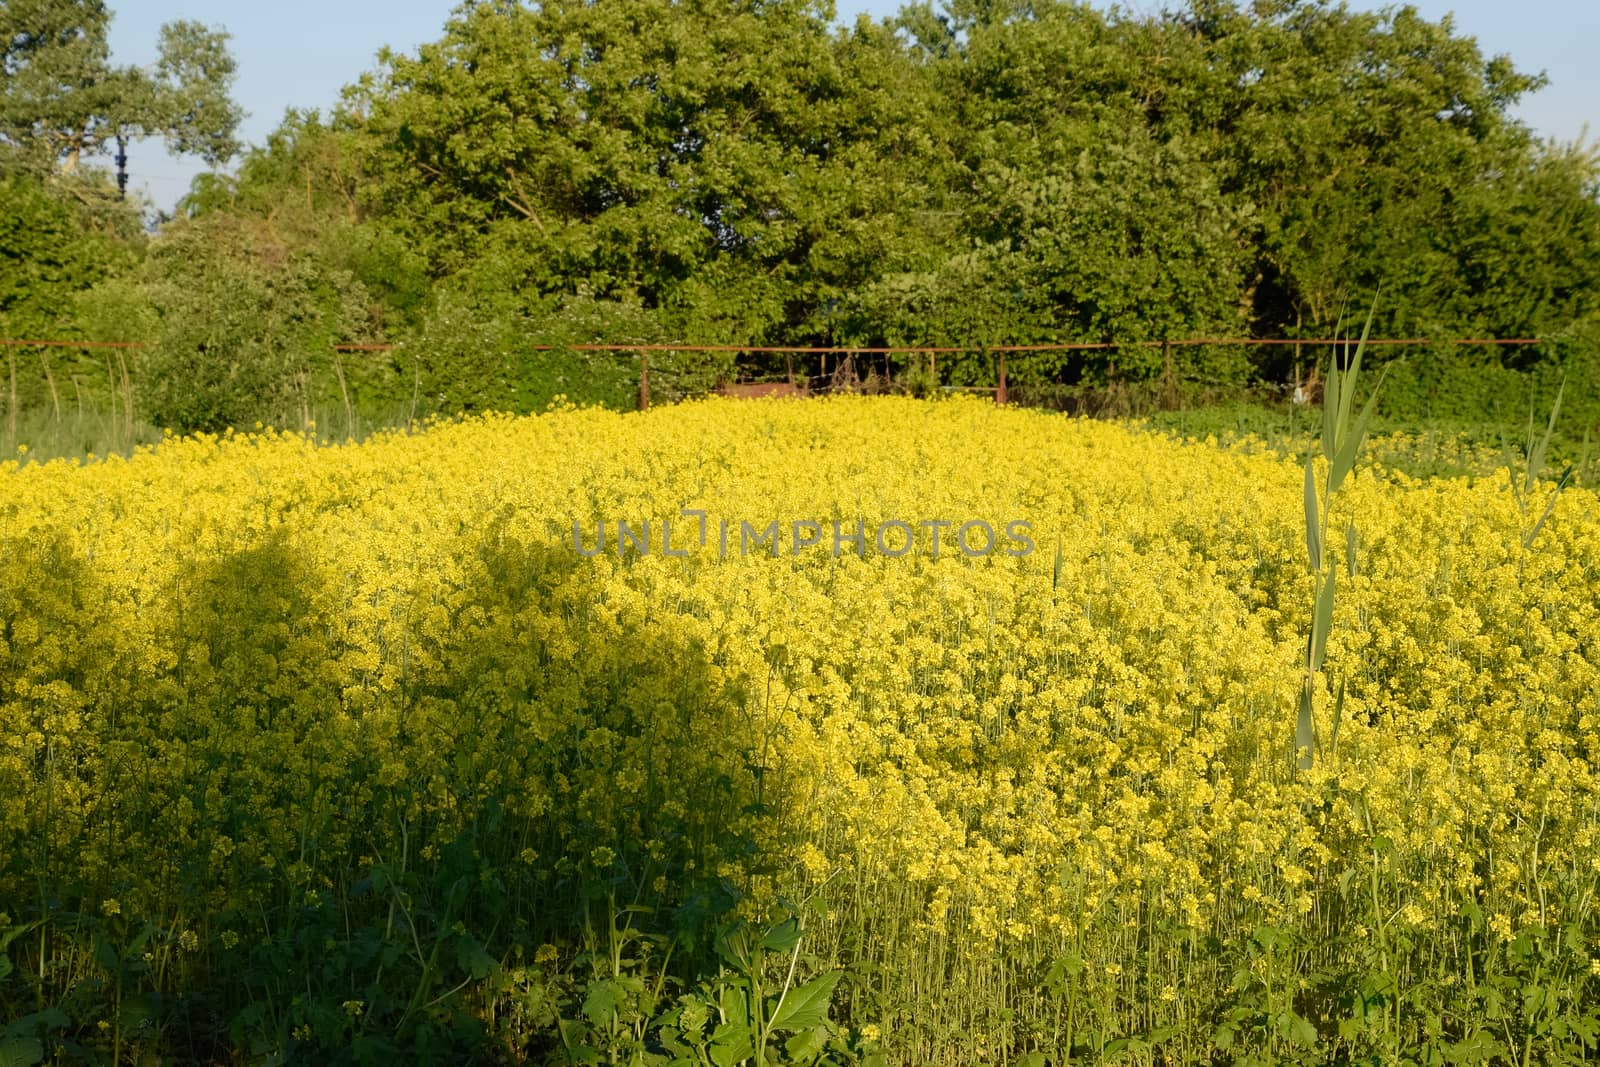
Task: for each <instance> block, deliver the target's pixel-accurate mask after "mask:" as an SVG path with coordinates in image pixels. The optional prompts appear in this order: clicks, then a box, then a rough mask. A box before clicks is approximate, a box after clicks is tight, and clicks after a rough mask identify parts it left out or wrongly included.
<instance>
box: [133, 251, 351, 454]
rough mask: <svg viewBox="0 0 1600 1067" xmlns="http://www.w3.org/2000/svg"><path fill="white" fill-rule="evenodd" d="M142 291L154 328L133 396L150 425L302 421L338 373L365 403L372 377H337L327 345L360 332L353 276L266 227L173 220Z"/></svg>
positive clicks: (331, 394)
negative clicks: (181, 223)
mask: <svg viewBox="0 0 1600 1067" xmlns="http://www.w3.org/2000/svg"><path fill="white" fill-rule="evenodd" d="M145 295H146V299H147V300H148V301H149V304H150V306H151V308H152V309H153V311H154V313H155V316H156V317H157V319H158V320H159V323H160V325H159V341H158V342H157V343H156V344H155V345H154V346H153V347H152V348H151V349H149V350H147V352H145V353H144V355H143V359H142V360H141V366H140V372H141V373H140V390H141V391H140V396H139V403H140V408H141V411H142V412H143V413H144V414H145V415H146V417H148V418H149V419H150V420H151V421H153V422H155V423H156V424H157V425H160V426H163V427H168V428H172V429H176V430H180V431H191V430H210V431H216V430H222V429H225V428H226V427H229V426H248V425H250V424H251V423H253V422H256V421H261V422H265V423H268V424H271V425H278V426H285V425H304V424H305V423H306V422H308V421H310V418H311V415H310V412H311V410H312V408H313V406H320V405H321V404H323V403H327V402H329V401H331V400H334V399H337V398H338V394H337V393H336V392H335V390H337V389H339V388H340V387H341V386H340V385H339V384H338V382H339V381H341V380H342V381H343V382H344V385H343V388H345V389H346V390H347V391H348V392H350V393H352V394H353V397H352V402H355V403H359V402H360V401H361V400H362V399H364V398H365V388H366V386H367V384H368V381H369V377H370V376H364V375H362V374H360V373H354V374H352V375H351V376H350V377H348V378H342V379H341V375H342V374H343V370H342V367H341V368H340V369H338V370H337V371H335V370H334V368H333V363H334V360H335V358H336V356H335V353H334V351H333V348H332V346H333V345H334V344H335V343H338V342H342V341H345V340H348V339H350V338H359V337H361V336H362V335H363V333H364V330H365V326H366V316H367V303H368V299H367V296H366V294H365V292H364V290H363V289H362V287H361V285H360V283H359V282H357V281H356V280H355V279H354V278H353V277H351V276H350V275H349V274H348V273H344V272H338V271H335V270H333V269H330V268H328V267H326V266H325V265H323V264H320V263H318V262H316V260H315V259H314V258H313V257H311V256H309V255H307V254H306V253H304V252H301V251H298V250H295V249H292V248H287V247H284V246H283V245H282V244H280V243H278V242H277V241H275V240H274V235H273V234H271V233H270V232H260V231H258V230H256V229H253V228H252V227H250V226H248V225H239V224H235V223H230V222H229V221H228V220H225V219H224V220H217V221H216V222H215V223H211V224H188V225H185V226H180V227H174V228H173V229H172V230H171V231H170V232H169V233H168V234H166V235H165V236H164V238H163V239H162V240H161V241H160V242H158V243H157V244H156V245H155V247H154V249H153V251H152V255H151V258H150V261H149V263H148V264H147V265H146V287H145Z"/></svg>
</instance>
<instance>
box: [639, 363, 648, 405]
mask: <svg viewBox="0 0 1600 1067" xmlns="http://www.w3.org/2000/svg"><path fill="white" fill-rule="evenodd" d="M649 408H650V353H649V352H648V351H646V350H645V349H642V348H641V349H640V350H639V410H640V411H647V410H649Z"/></svg>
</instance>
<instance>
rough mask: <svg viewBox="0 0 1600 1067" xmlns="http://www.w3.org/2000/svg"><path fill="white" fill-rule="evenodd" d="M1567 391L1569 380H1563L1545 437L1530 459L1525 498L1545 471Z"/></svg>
mask: <svg viewBox="0 0 1600 1067" xmlns="http://www.w3.org/2000/svg"><path fill="white" fill-rule="evenodd" d="M1566 391H1567V380H1566V379H1565V378H1562V379H1561V385H1560V386H1559V387H1558V388H1557V389H1556V400H1555V403H1554V404H1552V405H1550V423H1549V425H1548V426H1546V427H1545V428H1544V436H1543V437H1541V438H1540V439H1539V443H1538V444H1537V445H1535V446H1534V449H1533V453H1532V455H1530V456H1529V457H1528V476H1527V482H1526V485H1525V486H1524V488H1523V494H1522V495H1523V496H1527V495H1528V494H1530V493H1532V492H1533V483H1534V482H1536V481H1538V480H1539V475H1540V474H1541V473H1543V471H1544V457H1545V453H1546V452H1547V451H1548V450H1549V448H1550V438H1552V437H1554V436H1555V432H1556V416H1558V415H1560V414H1561V394H1563V393H1565V392H1566ZM1532 417H1533V416H1532V412H1529V418H1530V419H1531V418H1532ZM1528 436H1529V438H1530V439H1531V438H1532V436H1533V431H1532V429H1531V427H1530V429H1529V432H1528ZM1569 469H1570V468H1569Z"/></svg>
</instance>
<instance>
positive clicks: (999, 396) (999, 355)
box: [994, 352, 1006, 404]
mask: <svg viewBox="0 0 1600 1067" xmlns="http://www.w3.org/2000/svg"><path fill="white" fill-rule="evenodd" d="M994 360H995V365H996V366H997V367H999V369H1000V385H999V388H997V389H995V391H994V402H995V403H996V404H1004V403H1005V402H1006V354H1005V353H1004V352H996V353H995V354H994Z"/></svg>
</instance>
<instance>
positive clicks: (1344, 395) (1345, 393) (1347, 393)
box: [1339, 296, 1378, 439]
mask: <svg viewBox="0 0 1600 1067" xmlns="http://www.w3.org/2000/svg"><path fill="white" fill-rule="evenodd" d="M1377 311H1378V298H1377V297H1376V296H1374V297H1373V298H1372V303H1371V304H1370V305H1369V306H1368V307H1367V321H1366V323H1365V324H1364V325H1363V326H1362V327H1361V340H1360V341H1358V342H1357V343H1356V354H1355V356H1354V357H1353V358H1352V359H1351V360H1350V366H1349V368H1348V369H1347V370H1346V371H1345V374H1344V377H1343V379H1342V380H1341V381H1340V383H1339V386H1340V388H1339V436H1340V438H1341V439H1342V438H1343V437H1344V436H1345V433H1346V431H1348V430H1349V428H1350V411H1351V408H1352V407H1353V406H1354V405H1355V400H1356V376H1357V375H1358V374H1360V372H1361V355H1362V353H1363V352H1365V351H1366V350H1367V337H1368V336H1370V335H1371V333H1372V319H1373V316H1374V315H1376V314H1377Z"/></svg>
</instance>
